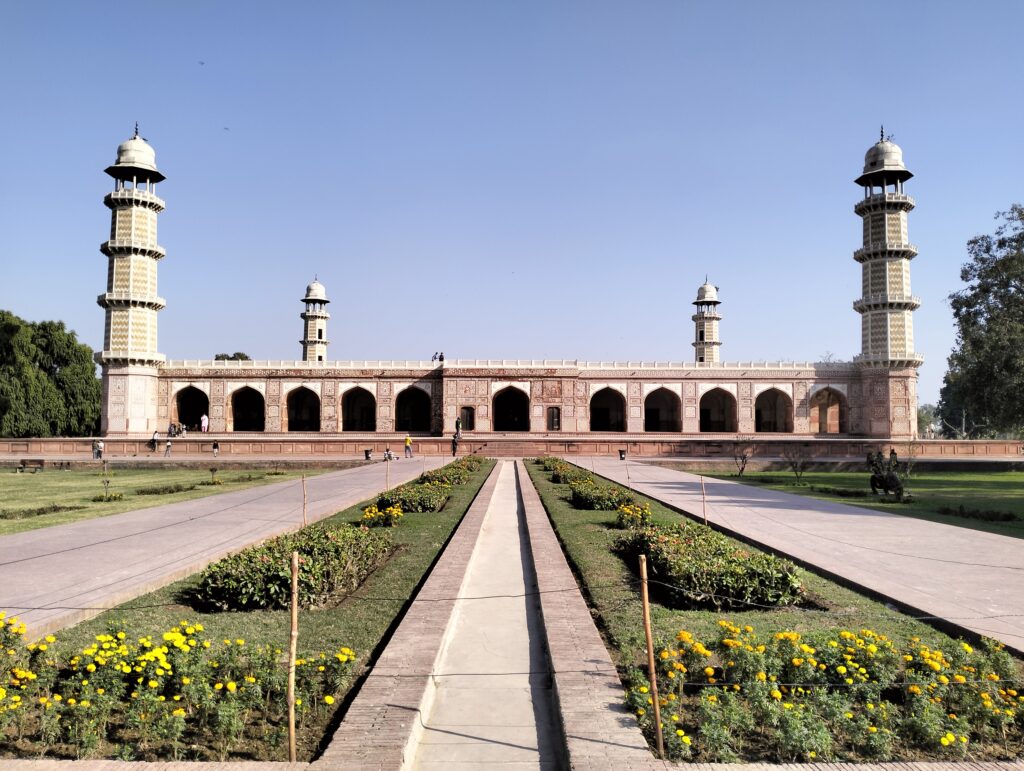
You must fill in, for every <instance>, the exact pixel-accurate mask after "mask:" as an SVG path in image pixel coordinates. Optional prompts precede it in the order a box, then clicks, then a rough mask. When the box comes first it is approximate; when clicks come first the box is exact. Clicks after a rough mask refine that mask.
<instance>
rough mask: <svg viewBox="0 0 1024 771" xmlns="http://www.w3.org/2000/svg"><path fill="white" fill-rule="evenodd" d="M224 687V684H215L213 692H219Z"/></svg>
mask: <svg viewBox="0 0 1024 771" xmlns="http://www.w3.org/2000/svg"><path fill="white" fill-rule="evenodd" d="M223 687H224V683H215V684H214V686H213V690H215V691H219V690H220V689H221V688H223Z"/></svg>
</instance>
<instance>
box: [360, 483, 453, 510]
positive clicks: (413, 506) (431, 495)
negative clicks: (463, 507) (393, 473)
mask: <svg viewBox="0 0 1024 771" xmlns="http://www.w3.org/2000/svg"><path fill="white" fill-rule="evenodd" d="M450 493H451V488H450V487H449V486H448V485H443V484H440V483H438V482H427V483H424V484H405V485H399V486H398V487H395V488H392V489H391V490H388V491H387V492H383V493H381V494H380V495H378V496H377V508H378V509H387V508H389V507H391V506H398V507H399V508H401V510H402V511H403V512H407V513H408V512H411V511H440V510H441V507H442V506H444V504H445V502H446V501H447V500H448V495H449V494H450Z"/></svg>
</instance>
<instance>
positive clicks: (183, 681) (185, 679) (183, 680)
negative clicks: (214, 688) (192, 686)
mask: <svg viewBox="0 0 1024 771" xmlns="http://www.w3.org/2000/svg"><path fill="white" fill-rule="evenodd" d="M191 682H192V678H191V677H183V678H181V684H182V685H188V684H189V683H191Z"/></svg>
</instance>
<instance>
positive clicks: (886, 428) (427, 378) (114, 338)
mask: <svg viewBox="0 0 1024 771" xmlns="http://www.w3.org/2000/svg"><path fill="white" fill-rule="evenodd" d="M107 173H108V174H110V176H112V177H113V178H114V181H115V185H114V190H113V192H111V193H109V194H107V196H106V197H105V198H104V203H105V204H106V205H107V206H108V207H109V208H110V209H111V211H112V219H111V234H110V240H108V241H106V242H104V243H103V244H102V246H101V247H100V249H101V251H102V252H103V253H104V254H105V255H106V256H107V258H108V271H107V291H106V293H104V294H102V295H100V297H99V304H100V305H101V306H102V307H103V308H104V311H105V314H106V326H105V331H104V344H103V350H102V351H101V352H99V353H98V354H97V357H96V358H97V361H98V362H99V364H100V365H101V367H102V378H103V415H102V433H103V435H105V436H110V437H123V438H131V437H138V438H148V437H149V436H150V435H151V434H152V432H153V431H154V430H158V431H161V432H162V431H164V430H166V429H167V426H168V424H170V423H177V424H182V425H184V426H187V427H189V428H192V427H195V426H198V424H199V420H200V418H201V416H202V415H203V414H206V415H209V419H210V431H211V432H213V433H217V434H221V435H222V436H223V437H230V435H232V434H234V435H237V436H238V437H239V438H242V437H251V438H259V439H260V440H264V439H265V440H269V441H274V440H275V439H282V440H283V439H287V438H292V439H295V438H297V437H305V438H308V439H310V440H311V441H312V440H313V439H316V438H324V437H331V436H335V437H337V438H338V439H341V438H344V437H346V436H348V437H353V438H358V439H359V440H360V441H363V440H365V441H367V442H369V441H370V440H372V439H382V440H391V439H397V437H399V436H400V435H403V434H404V433H406V432H411V433H413V434H419V435H423V436H429V435H434V436H438V435H441V434H451V433H452V432H454V430H455V420H456V418H461V421H462V422H461V426H462V431H463V434H464V438H466V439H468V440H470V441H472V440H473V439H474V438H476V439H480V440H481V441H485V440H486V441H495V442H500V441H515V438H516V437H526V438H542V437H547V438H558V439H564V440H565V441H573V440H574V438H575V439H576V440H578V441H581V442H583V441H594V440H595V439H599V438H601V437H605V438H607V439H609V440H615V439H616V437H617V436H621V435H623V434H628V435H630V441H642V440H643V439H644V438H645V437H647V438H650V439H651V440H662V441H668V440H671V441H694V440H708V441H712V442H713V441H728V440H736V439H738V438H750V439H754V438H757V437H764V438H772V437H775V438H780V439H785V438H794V437H797V438H802V439H807V440H811V439H817V438H857V437H863V438H866V439H904V440H905V439H909V438H912V437H914V436H915V435H916V430H917V420H916V408H917V403H916V384H917V368H918V367H919V366H920V364H921V357H920V356H918V355H917V354H916V353H914V350H913V345H914V340H913V323H912V313H913V311H914V310H915V309H916V308H917V307H918V305H919V301H918V299H917V298H916V297H913V296H912V295H911V294H910V260H911V259H912V258H913V257H914V256H915V255H916V249H915V248H914V247H913V246H912V245H911V244H910V243H909V241H908V235H907V214H908V212H909V211H910V210H911V209H913V207H914V201H913V199H912V198H910V197H909V196H907V195H906V194H905V193H904V190H903V186H904V183H905V182H906V181H907V180H909V179H910V178H911V176H912V175H911V173H910V172H909V171H908V170H907V169H906V167H905V166H904V164H903V154H902V151H901V149H900V148H899V147H898V146H897V145H895V144H894V143H893V142H891V141H890V140H888V139H886V138H885V137H884V136H883V137H882V138H881V139H880V140H879V142H878V143H876V144H875V145H873V146H872V147H871V148H870V149H869V150H868V152H867V155H866V157H865V161H864V169H863V173H862V174H861V176H860V177H858V178H857V179H856V183H857V184H858V185H860V186H861V187H862V188H863V191H864V197H863V198H862V199H861V200H860V201H858V202H857V204H856V205H855V207H854V212H855V213H856V214H857V215H859V216H860V217H861V218H862V220H863V223H864V225H863V226H864V230H863V233H864V236H863V243H862V245H861V248H859V249H857V250H856V251H855V252H854V259H855V260H856V261H857V262H858V263H859V264H860V265H861V272H862V293H861V297H860V298H859V299H857V300H856V301H855V302H854V303H853V310H855V311H856V312H857V313H859V314H860V315H861V319H862V337H861V352H860V354H859V355H858V356H856V357H855V358H854V360H853V361H850V362H836V361H825V362H785V361H734V362H730V361H722V359H721V354H720V350H721V347H722V340H721V336H720V323H721V322H722V318H723V317H722V315H721V314H720V313H719V306H720V305H721V304H722V301H721V300H720V299H719V290H718V288H717V287H715V286H714V285H712V284H711V283H710V282H708V281H707V280H705V283H704V284H703V285H702V286H700V287H699V288H698V290H697V299H696V300H695V301H694V303H693V304H694V306H695V307H696V312H695V313H694V315H693V317H692V319H693V322H694V341H693V348H694V355H693V360H689V361H688V360H683V359H682V358H681V359H680V360H677V361H637V360H624V361H580V360H576V359H558V360H551V359H544V360H520V359H516V360H508V359H472V360H466V359H451V358H449V359H447V360H445V361H420V360H401V361H395V360H389V361H376V360H374V361H350V360H344V359H337V360H330V359H328V356H327V347H328V343H329V341H328V339H327V321H328V319H329V318H330V314H329V313H328V312H327V305H328V303H329V300H328V299H327V291H326V289H325V287H324V285H323V284H322V283H320V282H319V281H318V280H315V279H314V281H313V282H312V283H311V284H310V285H309V286H308V287H307V288H306V292H305V295H304V297H303V298H302V303H303V304H304V310H303V312H302V313H301V314H300V316H301V318H302V320H303V336H302V339H301V341H300V343H301V358H299V359H294V360H275V361H236V360H227V361H214V360H203V359H188V360H178V361H166V360H165V357H164V356H163V355H161V354H160V353H159V351H158V348H157V313H158V312H159V311H160V310H161V309H162V308H163V307H164V300H163V299H161V298H160V297H158V296H157V293H156V292H157V265H158V263H159V261H160V260H161V259H162V258H163V257H164V250H163V249H161V248H160V246H158V245H157V240H156V219H157V214H159V212H161V211H163V209H164V202H163V200H161V199H160V198H158V197H157V196H156V194H155V186H156V184H157V183H159V182H162V181H163V180H164V176H163V175H162V174H161V173H160V172H159V171H158V170H157V167H156V156H155V153H154V151H153V148H152V147H150V145H149V144H148V143H147V142H146V141H145V140H144V139H142V138H141V137H139V136H138V133H137V132H136V135H135V136H133V137H132V138H131V139H129V140H128V141H126V142H124V143H123V144H121V145H120V147H118V151H117V161H116V162H115V163H114V165H112V166H111V167H109V168H108V169H107Z"/></svg>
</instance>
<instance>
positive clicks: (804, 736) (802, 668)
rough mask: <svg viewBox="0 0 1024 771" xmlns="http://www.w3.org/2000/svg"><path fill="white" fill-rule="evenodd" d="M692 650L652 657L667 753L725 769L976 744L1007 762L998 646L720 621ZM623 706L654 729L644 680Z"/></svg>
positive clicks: (1012, 711) (1018, 741) (1011, 732)
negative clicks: (1000, 750)
mask: <svg viewBox="0 0 1024 771" xmlns="http://www.w3.org/2000/svg"><path fill="white" fill-rule="evenodd" d="M719 627H720V630H721V631H720V634H719V636H718V639H716V640H714V641H712V642H707V643H705V642H702V641H700V640H698V639H696V638H695V636H694V635H693V634H691V633H689V632H687V631H681V632H679V634H678V635H677V636H676V639H675V640H673V641H672V642H671V643H666V644H664V645H662V646H661V647H659V648H658V649H657V656H656V662H657V667H656V668H657V677H658V692H659V706H660V707H661V717H662V725H663V727H664V728H663V734H664V738H665V744H666V749H667V750H668V753H669V755H670V756H671V757H673V758H676V759H679V758H689V757H694V756H695V757H696V758H697V759H700V760H704V761H709V762H736V761H738V760H740V759H745V758H750V756H751V755H752V754H753V755H756V756H758V757H762V758H766V759H769V760H772V761H777V762H807V761H819V762H821V761H831V760H840V761H847V760H866V759H870V760H889V759H892V758H894V757H907V756H916V757H925V758H930V759H945V760H962V759H964V758H967V757H970V756H972V754H973V753H974V751H976V748H975V744H976V743H986V742H987V743H992V742H995V743H997V744H1001V745H1002V746H1003V747H1004V748H1005V751H1006V752H1007V755H1005V757H1014V756H1018V755H1019V753H1020V752H1021V749H1022V742H1024V720H1022V716H1024V695H1022V693H1021V692H1020V689H1021V686H1020V683H1019V680H1018V679H1017V673H1016V671H1015V665H1014V662H1013V660H1012V659H1011V658H1010V656H1009V655H1007V654H1006V652H1005V651H1003V650H1002V646H1000V645H999V644H997V643H992V642H988V643H986V645H985V646H984V648H983V649H977V648H974V647H972V646H971V645H968V644H967V643H963V642H960V643H958V644H955V645H953V646H952V647H949V648H946V649H943V650H936V649H933V648H930V647H929V646H927V645H925V644H924V643H922V642H921V640H920V638H917V637H912V638H911V639H910V640H909V641H908V642H907V643H906V644H903V645H899V644H896V643H894V642H893V641H892V640H890V639H889V638H887V637H885V636H884V635H880V634H878V633H876V632H874V631H872V630H870V629H861V630H859V631H858V632H853V631H849V630H839V631H832V632H827V633H826V632H821V633H812V634H801V633H800V632H795V631H784V632H776V633H773V634H763V635H762V634H758V633H757V632H756V631H755V630H754V628H753V627H752V626H750V625H745V626H743V627H742V628H741V627H739V626H737V625H735V624H733V623H731V622H729V621H725V620H723V621H720V622H719ZM637 683H638V685H637V686H636V687H634V688H632V689H631V690H630V692H629V695H628V700H629V703H630V706H631V708H632V709H633V711H634V713H635V714H636V715H637V717H638V718H639V720H640V722H641V725H643V726H644V728H645V729H646V730H647V731H648V732H649V733H650V732H653V729H654V721H653V710H652V709H651V707H652V704H653V700H652V697H651V693H650V689H649V687H648V686H649V683H648V682H647V681H646V680H645V679H643V677H642V675H639V673H637Z"/></svg>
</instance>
